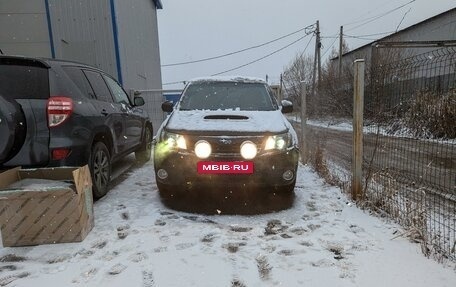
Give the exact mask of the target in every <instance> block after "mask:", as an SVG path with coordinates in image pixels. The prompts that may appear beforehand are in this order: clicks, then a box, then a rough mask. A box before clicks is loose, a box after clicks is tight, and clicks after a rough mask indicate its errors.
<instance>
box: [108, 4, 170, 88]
mask: <svg viewBox="0 0 456 287" xmlns="http://www.w3.org/2000/svg"><path fill="white" fill-rule="evenodd" d="M115 6H116V11H117V15H118V18H117V19H118V25H117V26H118V29H119V35H118V37H119V45H120V62H121V67H122V75H123V79H124V87H125V88H126V89H137V90H138V89H139V90H141V89H161V87H162V82H161V70H160V50H159V44H158V27H157V10H156V7H155V4H154V2H153V1H151V0H130V1H123V0H117V1H116V2H115Z"/></svg>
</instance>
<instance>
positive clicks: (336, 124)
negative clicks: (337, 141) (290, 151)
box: [287, 115, 456, 145]
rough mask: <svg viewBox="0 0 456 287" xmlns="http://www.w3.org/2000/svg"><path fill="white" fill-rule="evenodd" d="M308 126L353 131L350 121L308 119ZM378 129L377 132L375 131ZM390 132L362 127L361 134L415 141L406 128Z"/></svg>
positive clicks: (455, 141) (451, 141)
mask: <svg viewBox="0 0 456 287" xmlns="http://www.w3.org/2000/svg"><path fill="white" fill-rule="evenodd" d="M287 118H288V120H290V121H292V122H296V123H301V118H300V117H299V116H297V115H290V116H287ZM306 123H307V124H308V125H310V126H315V127H321V128H327V129H332V130H338V131H344V132H351V131H353V123H352V121H351V120H350V119H333V120H317V119H308V120H307V122H306ZM377 129H378V131H377ZM391 130H395V129H393V128H392V127H390V128H385V127H378V126H377V125H370V126H369V125H364V127H363V133H364V134H377V132H378V133H379V134H380V135H383V136H389V137H400V138H411V139H416V136H414V135H413V132H411V131H410V130H408V129H407V128H405V127H404V128H402V129H396V130H395V131H394V132H391ZM421 140H423V141H429V142H439V143H442V144H450V145H455V144H456V139H427V138H421Z"/></svg>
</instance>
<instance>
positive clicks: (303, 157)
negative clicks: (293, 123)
mask: <svg viewBox="0 0 456 287" xmlns="http://www.w3.org/2000/svg"><path fill="white" fill-rule="evenodd" d="M299 84H300V89H301V145H300V149H301V161H302V163H303V164H306V163H307V160H308V159H307V142H306V131H307V100H306V85H305V83H304V81H301V82H300V83H299Z"/></svg>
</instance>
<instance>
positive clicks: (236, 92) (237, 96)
mask: <svg viewBox="0 0 456 287" xmlns="http://www.w3.org/2000/svg"><path fill="white" fill-rule="evenodd" d="M180 109H181V110H219V109H220V110H231V109H232V110H242V111H272V110H276V109H277V108H276V105H275V102H274V101H273V99H272V96H271V95H270V94H269V92H268V89H267V88H266V85H264V84H262V83H239V82H201V83H193V84H190V85H189V86H188V87H187V89H186V90H185V92H184V93H183V95H182V101H181V103H180Z"/></svg>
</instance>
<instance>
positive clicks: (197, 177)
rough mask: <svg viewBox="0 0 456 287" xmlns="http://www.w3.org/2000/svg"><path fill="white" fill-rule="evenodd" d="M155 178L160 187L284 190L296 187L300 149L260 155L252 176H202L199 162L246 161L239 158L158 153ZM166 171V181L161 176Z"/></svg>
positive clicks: (155, 158) (180, 152)
mask: <svg viewBox="0 0 456 287" xmlns="http://www.w3.org/2000/svg"><path fill="white" fill-rule="evenodd" d="M154 155H155V156H154V167H155V178H156V181H157V183H158V184H160V185H162V186H163V185H164V186H179V187H191V186H193V185H196V184H198V185H199V184H202V185H205V186H230V187H231V186H234V187H236V186H237V187H242V186H245V187H252V186H269V187H275V188H280V187H283V186H289V185H294V183H295V180H296V170H297V163H298V158H299V152H298V149H297V148H295V147H293V148H290V149H288V150H286V151H275V152H270V153H264V154H259V155H258V156H257V157H256V158H254V159H253V160H248V161H251V162H253V166H254V168H253V173H251V174H223V173H222V174H201V173H198V168H197V166H198V162H201V161H204V162H240V163H242V162H246V161H247V160H245V159H243V158H242V157H240V156H236V155H227V156H224V155H217V156H211V157H210V158H208V159H204V160H202V159H199V158H197V157H196V156H195V154H194V153H190V152H186V151H170V152H168V153H166V154H163V153H160V152H157V151H155V152H154ZM160 170H162V171H163V170H164V171H166V174H167V177H166V178H164V177H163V176H160V175H159V174H158V173H159V171H160ZM287 171H291V172H292V173H293V177H292V178H291V179H288V180H286V179H284V176H283V175H284V173H285V172H287Z"/></svg>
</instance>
